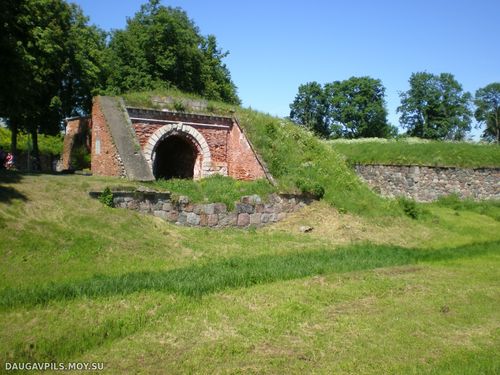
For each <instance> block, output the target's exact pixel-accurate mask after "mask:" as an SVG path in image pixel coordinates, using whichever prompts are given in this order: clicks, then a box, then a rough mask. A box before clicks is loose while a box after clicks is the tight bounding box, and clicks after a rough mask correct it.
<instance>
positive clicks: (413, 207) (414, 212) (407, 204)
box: [398, 197, 422, 220]
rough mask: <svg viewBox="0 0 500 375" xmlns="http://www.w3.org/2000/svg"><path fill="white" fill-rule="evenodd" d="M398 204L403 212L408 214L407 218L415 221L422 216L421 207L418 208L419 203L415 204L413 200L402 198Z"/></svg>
mask: <svg viewBox="0 0 500 375" xmlns="http://www.w3.org/2000/svg"><path fill="white" fill-rule="evenodd" d="M398 203H399V205H400V206H401V208H402V209H403V212H404V213H405V214H406V216H409V217H411V218H412V219H415V220H416V219H418V218H419V217H420V216H422V210H421V209H420V207H418V205H417V202H415V201H414V200H413V199H408V198H404V197H401V198H399V199H398Z"/></svg>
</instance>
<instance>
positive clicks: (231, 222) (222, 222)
mask: <svg viewBox="0 0 500 375" xmlns="http://www.w3.org/2000/svg"><path fill="white" fill-rule="evenodd" d="M218 216H219V227H232V226H235V225H236V223H237V218H238V216H237V214H236V213H233V212H231V213H223V214H219V215H218Z"/></svg>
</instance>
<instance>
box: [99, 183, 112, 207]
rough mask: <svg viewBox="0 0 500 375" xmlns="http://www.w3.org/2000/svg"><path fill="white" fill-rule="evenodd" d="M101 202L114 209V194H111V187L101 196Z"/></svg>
mask: <svg viewBox="0 0 500 375" xmlns="http://www.w3.org/2000/svg"><path fill="white" fill-rule="evenodd" d="M99 202H101V203H102V204H104V205H106V206H108V207H114V203H113V193H112V192H111V189H110V188H109V187H106V188H105V189H104V191H103V192H102V193H101V195H99Z"/></svg>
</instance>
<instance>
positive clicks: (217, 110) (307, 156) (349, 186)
mask: <svg viewBox="0 0 500 375" xmlns="http://www.w3.org/2000/svg"><path fill="white" fill-rule="evenodd" d="M167 96H171V97H173V98H174V104H170V107H172V106H175V100H179V101H180V100H182V98H183V96H182V94H181V93H179V92H176V91H164V92H159V91H153V92H142V93H131V94H127V95H124V99H125V102H126V103H127V105H129V106H136V107H153V108H161V106H160V105H159V104H158V103H157V102H153V100H152V98H153V97H167ZM187 97H188V98H190V99H195V97H192V96H187ZM166 107H168V108H169V109H175V108H173V107H172V108H170V107H169V105H167V106H166ZM186 111H187V112H189V108H186ZM201 112H205V113H208V114H219V115H233V114H234V115H235V116H236V118H237V119H238V121H239V123H240V125H241V126H242V127H243V128H244V130H245V132H246V134H247V135H248V137H249V139H250V141H251V142H252V144H253V145H254V146H255V148H256V149H257V152H258V153H259V154H260V155H261V156H262V158H263V159H264V161H265V162H266V164H267V166H268V168H269V170H270V172H271V174H272V175H273V176H274V177H275V178H276V181H277V183H278V189H279V190H280V191H283V192H311V193H316V194H317V193H321V194H319V195H323V198H324V200H325V201H327V202H328V203H330V204H332V205H333V206H335V207H336V208H338V209H339V210H341V211H349V212H353V213H363V214H365V215H378V214H391V213H392V214H395V213H396V212H399V209H398V208H397V206H396V205H395V204H393V203H392V202H390V201H388V200H385V199H383V198H380V197H379V196H377V195H376V194H374V193H373V192H371V191H370V190H369V189H368V187H367V186H366V185H365V184H363V183H362V182H360V180H359V179H358V177H357V176H356V174H355V173H354V172H353V171H352V170H351V169H350V168H349V167H348V165H347V164H346V162H345V160H344V158H343V157H341V156H340V155H339V154H338V153H337V152H336V151H335V150H333V149H332V147H330V146H329V145H328V144H326V143H325V142H322V141H321V140H319V139H318V138H316V137H315V136H314V135H313V134H312V133H310V132H308V131H306V130H304V129H302V128H299V127H297V126H296V125H294V124H293V123H292V122H290V121H288V120H285V119H280V118H277V117H273V116H270V115H267V114H263V113H260V112H257V111H254V110H251V109H244V108H241V107H236V106H230V105H227V104H224V103H218V102H210V101H208V102H207V105H206V111H201Z"/></svg>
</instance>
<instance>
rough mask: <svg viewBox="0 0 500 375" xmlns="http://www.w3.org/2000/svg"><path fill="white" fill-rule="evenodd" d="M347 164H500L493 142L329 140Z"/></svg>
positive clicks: (490, 165)
mask: <svg viewBox="0 0 500 375" xmlns="http://www.w3.org/2000/svg"><path fill="white" fill-rule="evenodd" d="M327 143H328V144H330V145H331V147H332V148H333V149H334V150H335V151H337V152H339V153H340V154H342V155H344V156H345V158H346V159H347V161H348V163H350V164H396V165H408V164H412V165H426V166H444V167H465V168H481V167H500V147H498V145H493V144H478V143H468V142H440V141H426V140H418V139H415V138H409V139H405V138H401V139H398V140H386V139H361V140H351V141H346V140H335V141H328V142H327Z"/></svg>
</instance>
